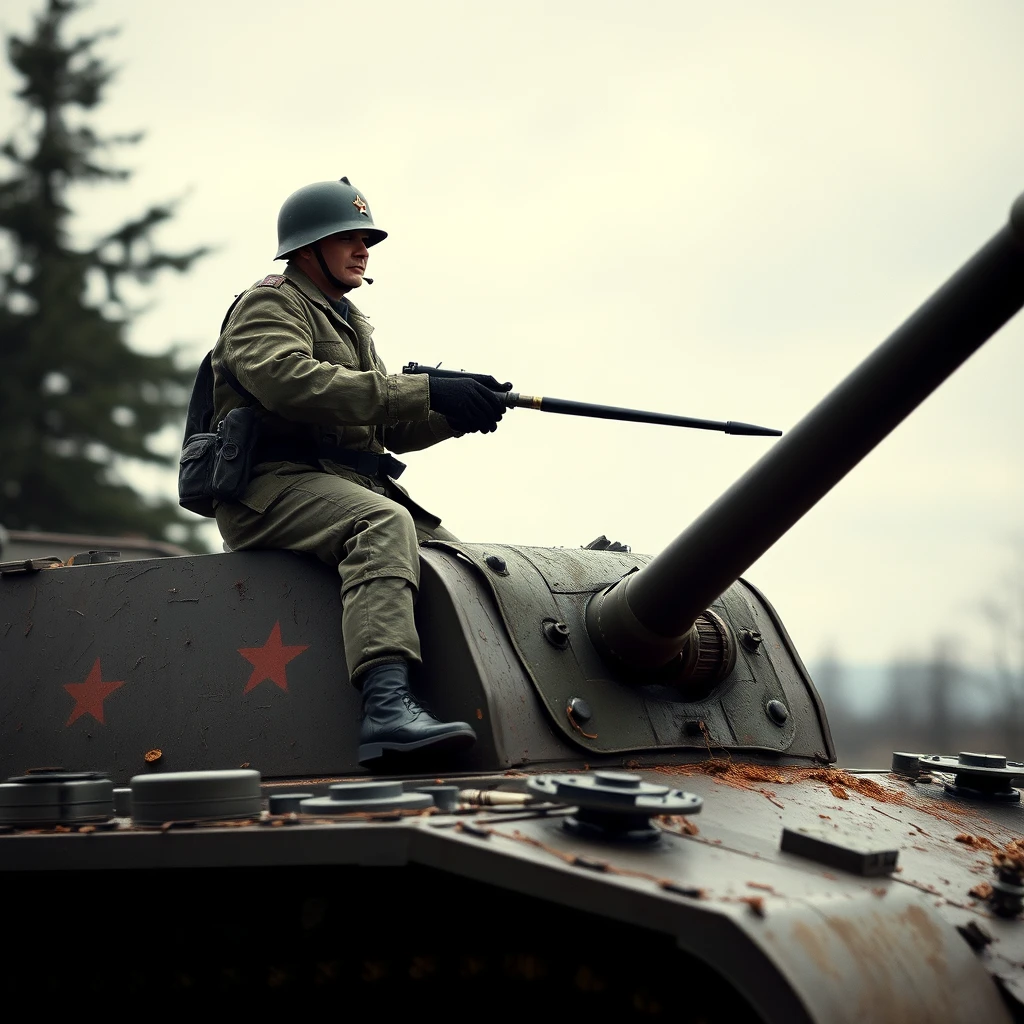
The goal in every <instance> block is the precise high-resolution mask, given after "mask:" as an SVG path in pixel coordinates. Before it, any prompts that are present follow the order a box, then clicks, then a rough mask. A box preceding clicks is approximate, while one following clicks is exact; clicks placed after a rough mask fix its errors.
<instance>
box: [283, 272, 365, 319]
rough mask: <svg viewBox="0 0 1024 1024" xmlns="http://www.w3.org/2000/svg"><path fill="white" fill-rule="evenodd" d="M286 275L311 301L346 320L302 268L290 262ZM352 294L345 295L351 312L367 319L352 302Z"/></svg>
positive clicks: (334, 315) (332, 314) (338, 317)
mask: <svg viewBox="0 0 1024 1024" xmlns="http://www.w3.org/2000/svg"><path fill="white" fill-rule="evenodd" d="M284 276H285V277H286V278H287V279H288V280H289V281H291V283H292V284H293V285H295V287H296V288H298V289H299V291H300V292H302V294H303V295H305V296H306V298H307V299H309V301H310V302H312V303H313V304H314V305H316V306H319V307H320V308H321V309H322V310H324V311H325V312H326V313H329V314H330V315H331V316H333V317H336V318H337V319H338V320H341V322H342V323H344V320H342V319H341V317H340V316H338V311H337V310H336V309H335V308H334V307H333V306H332V305H331V304H330V303H329V302H328V301H327V297H326V296H325V295H324V293H323V292H322V291H320V289H319V288H317V286H316V285H315V284H313V282H312V281H311V280H310V279H309V278H308V277H307V276H306V275H305V274H304V273H303V272H302V271H301V270H299V268H298V267H293V266H292V265H291V264H290V263H289V264H288V265H287V266H286V267H285V268H284ZM351 294H352V293H351V292H349V293H347V294H346V296H345V301H346V302H348V311H349V313H350V314H354V315H355V316H357V317H359V318H360V319H361V320H366V319H367V316H366V314H365V313H363V312H361V311H360V310H359V309H357V308H356V307H355V305H354V304H353V303H352V300H351V299H350V298H349V295H351Z"/></svg>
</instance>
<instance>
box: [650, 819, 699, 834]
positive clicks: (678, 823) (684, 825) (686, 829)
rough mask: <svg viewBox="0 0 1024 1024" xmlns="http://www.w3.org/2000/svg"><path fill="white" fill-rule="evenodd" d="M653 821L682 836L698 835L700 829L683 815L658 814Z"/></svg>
mask: <svg viewBox="0 0 1024 1024" xmlns="http://www.w3.org/2000/svg"><path fill="white" fill-rule="evenodd" d="M655 820H656V821H658V822H659V823H660V824H662V825H664V826H665V827H667V828H669V829H671V830H672V831H673V832H678V833H679V834H680V835H683V836H697V835H700V829H699V828H697V826H696V825H694V823H693V822H692V821H691V820H690V818H689V816H688V815H685V814H658V815H656V817H655Z"/></svg>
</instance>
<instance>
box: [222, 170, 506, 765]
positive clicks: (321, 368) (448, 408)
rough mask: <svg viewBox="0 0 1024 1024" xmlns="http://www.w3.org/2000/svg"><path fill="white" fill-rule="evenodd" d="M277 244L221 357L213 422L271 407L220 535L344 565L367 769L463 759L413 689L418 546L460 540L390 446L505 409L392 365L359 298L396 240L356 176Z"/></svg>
mask: <svg viewBox="0 0 1024 1024" xmlns="http://www.w3.org/2000/svg"><path fill="white" fill-rule="evenodd" d="M277 233H278V249H277V256H276V257H275V258H277V259H285V260H287V261H288V265H287V266H286V267H285V270H284V273H283V274H273V275H271V276H269V277H265V278H264V279H263V280H262V281H260V282H259V283H257V284H256V285H254V286H253V287H251V288H249V289H247V290H246V291H245V292H243V293H242V294H241V295H240V296H239V298H238V299H237V300H236V302H235V305H234V306H233V307H232V309H231V310H230V311H229V313H228V316H227V318H226V319H225V323H224V326H223V328H222V330H221V335H220V338H219V340H218V341H217V344H216V346H215V348H214V350H213V369H214V380H215V387H214V402H215V406H216V411H215V420H214V421H215V422H217V421H219V420H221V419H222V418H223V417H224V416H225V414H226V413H227V412H228V410H230V409H232V408H235V407H237V406H239V405H243V404H252V403H253V400H255V402H256V403H258V408H259V435H258V436H259V440H258V442H257V444H256V448H255V450H254V453H253V458H252V461H253V463H254V470H253V473H252V477H251V480H250V483H249V486H248V488H247V490H246V491H245V493H244V494H243V496H242V498H241V500H240V501H238V502H229V503H221V504H219V505H218V507H217V509H216V515H217V526H218V527H219V529H220V532H221V534H222V536H223V537H224V539H225V541H226V542H227V544H228V546H229V547H230V548H232V549H235V550H240V549H246V548H286V549H289V550H291V551H305V552H310V553H312V554H315V555H316V556H317V557H318V558H320V559H321V560H322V561H324V562H326V563H328V564H329V565H332V566H337V569H338V574H339V576H340V577H341V603H342V613H341V628H342V635H343V638H344V644H345V657H346V659H347V661H348V666H349V675H350V678H351V681H352V683H353V684H354V685H355V686H356V687H358V688H359V689H361V690H362V701H363V719H362V724H361V726H360V735H359V740H360V746H359V761H360V763H361V764H364V765H367V766H370V767H375V766H379V765H380V764H381V763H382V762H384V761H385V760H390V759H392V758H394V757H399V758H401V757H402V756H403V755H406V756H408V755H410V754H412V753H414V752H416V753H418V752H422V751H424V750H429V751H430V752H431V753H437V752H439V751H442V750H443V751H454V750H461V749H464V748H466V747H469V746H470V745H471V744H472V743H473V742H474V741H475V739H476V735H475V733H474V732H473V729H472V727H471V726H470V725H468V724H467V723H466V722H447V723H444V722H440V721H438V720H437V719H436V718H434V717H433V716H432V715H431V714H430V713H429V712H428V711H427V710H425V709H424V708H423V707H422V706H421V705H420V704H419V703H417V701H416V699H415V698H414V697H413V696H412V694H411V692H410V689H409V669H410V665H413V664H416V663H418V662H419V661H420V660H421V658H420V646H419V638H418V636H417V633H416V627H415V623H414V620H413V599H414V597H415V593H416V588H417V586H418V584H419V552H418V543H419V541H421V540H427V539H431V538H437V539H447V540H454V539H455V538H454V537H453V536H452V534H450V533H449V532H448V531H447V530H445V529H444V528H443V527H442V526H441V524H440V523H441V521H440V520H439V519H438V518H437V517H435V516H433V515H431V514H430V513H429V512H427V511H426V510H425V509H423V508H421V507H420V506H419V505H417V504H416V503H415V502H414V501H412V499H411V498H410V497H409V496H408V494H407V492H406V491H405V490H404V489H403V488H402V487H400V486H399V485H398V484H397V483H396V482H395V478H396V477H397V476H398V475H399V474H400V473H401V471H402V470H403V469H404V468H405V467H404V466H403V464H402V463H401V462H399V461H398V460H397V459H395V458H393V457H392V456H391V455H390V454H388V451H387V449H389V450H390V451H392V452H407V451H416V450H418V449H421V448H426V447H427V446H428V445H432V444H436V443H437V442H438V441H443V440H445V439H446V438H449V437H453V436H460V435H461V434H463V433H467V432H475V431H481V432H483V433H489V432H491V431H493V430H495V429H496V428H497V425H498V421H499V420H500V419H501V416H502V411H503V408H504V407H503V405H502V403H501V401H500V399H499V398H498V396H497V395H496V394H495V393H494V392H493V391H491V390H489V389H488V388H486V387H484V386H483V385H482V384H479V383H478V382H476V381H473V380H461V379H452V380H449V379H439V378H428V377H427V376H426V375H423V374H388V372H387V371H386V370H385V368H384V364H383V363H382V362H381V360H380V359H379V357H378V356H377V353H376V350H375V349H374V345H373V341H372V339H371V334H372V332H373V328H372V327H371V326H370V324H369V322H368V321H367V319H366V317H365V316H364V315H363V314H362V313H360V312H359V310H358V309H357V308H356V307H355V306H354V305H352V303H351V302H350V301H349V300H348V297H347V296H348V295H349V293H350V292H352V291H353V290H354V289H356V288H359V287H360V286H361V285H362V284H363V281H364V280H365V281H367V282H369V280H370V279H369V278H366V277H365V276H364V275H365V273H366V263H367V258H368V250H369V248H370V246H373V245H376V244H377V243H378V242H381V241H383V240H384V239H385V238H386V237H387V233H386V232H385V231H382V230H381V229H380V228H378V227H375V226H374V223H373V218H372V216H371V214H370V208H369V206H368V205H367V203H366V200H365V199H364V197H363V196H362V194H361V193H360V192H358V191H357V190H356V189H355V188H354V187H353V186H352V185H351V184H350V183H349V180H348V178H342V179H341V180H340V181H321V182H316V183H315V184H312V185H307V186H305V187H304V188H300V189H299V190H298V191H297V192H295V193H293V194H292V195H291V196H289V197H288V199H287V200H285V203H284V205H283V206H282V207H281V212H280V214H279V215H278V222H277ZM232 378H234V379H232ZM239 385H241V387H239ZM246 393H248V394H246Z"/></svg>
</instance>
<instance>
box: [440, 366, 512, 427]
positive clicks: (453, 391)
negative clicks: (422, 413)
mask: <svg viewBox="0 0 1024 1024" xmlns="http://www.w3.org/2000/svg"><path fill="white" fill-rule="evenodd" d="M430 408H431V409H433V410H434V411H435V412H439V413H441V414H442V415H443V416H444V417H445V418H446V419H447V420H448V422H449V423H450V424H451V425H452V427H453V428H454V429H455V430H459V431H463V432H467V433H473V432H475V431H478V430H479V431H480V432H482V433H484V434H489V433H491V432H492V431H494V430H497V429H498V421H499V420H500V419H501V417H502V414H503V413H504V411H505V405H504V403H503V402H502V401H501V399H500V398H499V397H498V396H497V395H496V394H495V393H494V392H493V391H491V390H490V389H489V388H485V387H484V386H483V384H479V383H477V382H476V381H475V380H472V379H470V378H468V377H431V378H430Z"/></svg>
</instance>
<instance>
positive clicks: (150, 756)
mask: <svg viewBox="0 0 1024 1024" xmlns="http://www.w3.org/2000/svg"><path fill="white" fill-rule="evenodd" d="M163 756H164V752H163V751H162V750H161V749H160V748H159V747H154V748H153V749H152V750H147V751H146V752H145V753H144V754H143V755H142V758H143V760H144V761H145V762H146V764H153V763H154V762H156V761H159V760H160V758H161V757H163Z"/></svg>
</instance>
